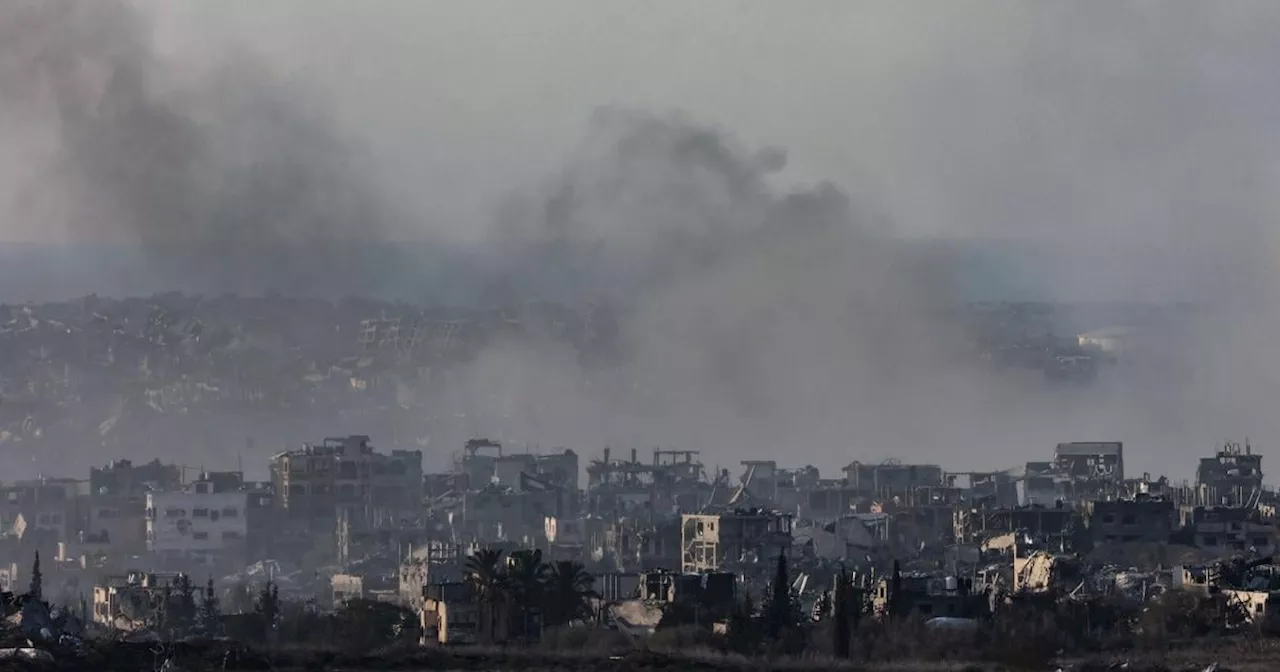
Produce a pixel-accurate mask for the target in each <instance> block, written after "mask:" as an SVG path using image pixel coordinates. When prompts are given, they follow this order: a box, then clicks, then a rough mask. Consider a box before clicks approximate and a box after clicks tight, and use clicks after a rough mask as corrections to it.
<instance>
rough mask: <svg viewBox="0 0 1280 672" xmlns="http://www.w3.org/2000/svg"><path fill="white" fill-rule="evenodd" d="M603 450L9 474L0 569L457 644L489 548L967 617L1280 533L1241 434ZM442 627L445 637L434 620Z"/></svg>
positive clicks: (338, 442) (628, 580)
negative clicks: (189, 594) (270, 602)
mask: <svg viewBox="0 0 1280 672" xmlns="http://www.w3.org/2000/svg"><path fill="white" fill-rule="evenodd" d="M617 452H618V451H614V450H611V449H608V448H604V449H601V450H600V452H599V454H598V457H596V458H593V459H587V460H582V459H581V458H580V457H579V455H578V454H577V453H576V452H575V451H573V450H568V449H558V450H555V451H549V452H546V453H530V452H524V451H515V452H512V451H509V450H508V449H507V448H506V447H505V446H504V445H503V444H502V443H501V442H499V441H492V440H488V439H483V438H476V439H472V440H470V441H468V442H466V443H465V444H464V445H463V448H462V450H461V451H459V452H458V453H457V456H456V460H455V462H454V464H453V465H452V466H451V467H450V468H449V469H448V470H446V471H443V472H437V473H430V472H424V470H423V466H422V453H421V451H402V450H390V451H385V452H384V451H381V450H379V449H378V448H377V447H376V446H375V444H374V442H373V440H372V439H371V438H370V437H369V436H364V435H352V436H345V437H332V438H325V439H323V440H321V441H319V442H317V443H307V444H303V445H302V446H301V447H299V448H296V449H293V450H289V451H284V452H281V453H279V454H277V455H275V456H274V457H272V458H271V460H270V472H271V478H270V479H269V480H267V481H261V482H251V481H247V480H245V478H244V476H243V474H242V473H241V472H238V471H236V472H215V471H207V470H206V471H199V472H193V473H188V472H187V471H186V470H184V469H183V468H182V467H181V466H179V465H171V464H164V463H162V462H160V461H159V460H155V461H151V462H145V463H137V464H135V463H133V462H130V461H128V460H117V461H114V462H111V463H108V464H107V465H105V466H103V467H99V468H94V469H92V470H91V471H90V473H89V477H88V478H87V479H76V478H74V477H61V478H54V477H46V478H41V479H36V480H26V481H17V482H12V483H7V484H5V485H4V486H3V488H0V579H2V580H3V583H4V586H8V587H9V588H8V589H12V587H14V586H20V585H22V582H23V581H25V580H26V577H25V575H24V573H25V572H27V569H28V563H29V559H30V558H31V557H32V556H33V555H34V554H35V553H37V552H39V553H40V555H41V557H42V558H45V559H46V560H45V563H44V564H43V565H42V567H43V568H44V574H45V585H46V586H47V588H46V590H47V591H48V592H49V594H50V595H51V596H54V599H62V600H67V601H68V603H72V604H74V603H75V601H77V600H84V601H85V603H86V604H92V611H93V618H94V620H95V621H97V622H99V623H100V624H101V625H103V626H104V627H106V626H108V625H109V626H110V627H113V628H123V629H136V628H141V627H145V622H146V618H145V615H144V614H142V612H144V611H145V608H144V607H143V606H140V604H141V603H140V602H139V601H138V600H139V599H140V598H137V597H136V595H137V594H143V593H146V591H149V590H155V589H157V588H156V587H157V586H159V585H161V584H162V583H163V581H162V580H161V579H156V578H155V577H157V576H160V577H163V576H173V575H175V573H178V572H182V573H187V574H189V575H192V574H195V575H206V574H207V575H209V576H212V577H222V578H221V579H219V580H218V583H219V584H220V585H222V586H223V589H224V590H232V589H233V588H234V587H236V586H243V585H248V584H251V583H253V582H255V581H256V582H259V583H260V582H261V581H264V580H267V579H270V580H272V581H274V582H276V583H277V584H278V585H280V586H281V587H282V588H281V589H282V590H283V591H285V593H286V594H287V595H291V596H294V597H296V598H297V599H312V600H316V601H317V603H318V604H322V605H334V606H335V607H336V606H340V605H341V604H342V603H343V602H345V601H347V600H351V599H375V600H385V601H391V602H396V603H399V604H403V605H405V606H408V607H411V608H414V609H417V610H419V612H420V614H421V615H422V618H423V622H424V624H431V625H432V629H431V630H430V632H431V633H432V634H431V635H430V638H434V639H438V640H439V641H465V640H466V637H467V636H468V635H466V634H465V633H461V631H460V630H458V628H462V629H465V627H464V626H462V625H460V624H462V623H466V622H468V621H467V619H468V618H471V616H474V614H472V615H471V616H467V615H466V614H467V613H468V612H467V609H469V608H470V606H469V605H470V604H471V602H470V601H469V600H471V598H469V597H465V596H466V595H467V592H466V590H465V588H460V587H457V586H459V585H465V584H459V582H461V581H463V580H464V579H465V568H464V566H465V561H466V558H467V557H468V556H469V555H470V554H472V553H474V552H475V551H476V550H477V549H480V548H494V549H505V550H517V549H520V548H536V549H539V550H540V551H541V552H542V553H543V557H544V558H545V560H546V561H548V562H552V561H556V560H572V561H575V562H580V563H582V564H583V565H584V566H585V567H586V568H588V570H589V571H590V572H592V574H593V575H594V576H596V577H597V580H598V581H599V582H600V586H601V587H602V589H603V590H604V591H605V592H607V593H608V594H609V595H610V596H611V597H610V598H609V600H608V601H607V602H608V603H607V604H606V605H605V606H606V607H607V608H608V609H611V610H614V612H616V614H615V615H616V616H617V617H618V618H621V619H622V621H623V622H624V623H630V626H635V627H640V628H641V630H644V627H646V626H643V625H642V624H638V623H632V622H631V621H628V620H627V618H628V617H627V616H626V614H630V615H631V616H630V617H631V618H640V616H637V614H650V615H652V614H653V613H655V612H654V611H653V610H654V609H655V608H656V607H655V606H654V605H655V603H660V602H662V601H664V600H667V601H670V600H681V599H691V598H689V597H688V596H689V595H703V596H704V597H705V595H711V594H714V595H720V597H718V598H716V599H720V600H723V599H730V600H731V599H732V596H733V595H735V594H742V593H743V591H746V590H751V589H752V588H751V587H752V586H754V587H755V590H758V589H759V587H760V586H762V585H763V584H764V583H766V582H767V581H768V580H769V577H770V576H771V573H772V572H773V561H774V559H775V558H777V557H778V555H779V554H782V555H786V556H787V557H789V558H790V559H791V563H792V566H793V568H794V571H796V572H797V574H796V576H797V578H796V581H797V590H799V591H800V593H801V594H802V595H804V596H806V597H805V599H807V600H808V603H807V605H808V606H810V607H811V606H812V605H813V604H815V600H816V599H818V598H819V597H820V596H821V594H822V592H823V590H825V588H823V586H829V584H830V581H831V577H832V572H834V571H836V568H837V567H840V566H847V567H850V568H854V569H856V570H857V571H858V572H859V575H860V576H863V577H867V578H866V580H868V581H872V582H873V583H872V584H869V585H868V586H867V590H869V591H870V594H871V595H872V596H873V602H875V603H877V604H881V605H883V604H884V603H885V600H886V599H888V598H887V597H886V591H887V590H889V588H888V586H889V585H890V584H889V583H887V582H886V580H885V578H884V577H885V572H886V571H888V568H889V567H890V566H891V565H893V564H895V563H898V562H900V563H902V566H903V567H904V571H906V572H907V574H906V575H905V576H906V578H905V579H904V580H903V582H902V583H901V584H900V585H899V588H898V589H899V590H902V591H905V593H906V594H908V595H909V596H910V599H908V600H907V602H906V603H908V604H911V605H913V606H912V607H911V609H914V610H920V613H949V614H953V615H964V614H968V613H970V612H971V611H972V610H973V609H974V605H975V604H976V602H975V601H974V600H973V599H971V598H972V596H974V595H975V594H976V592H975V591H978V590H988V589H993V588H994V587H1001V586H1002V587H1003V588H1002V589H1003V590H1007V591H1027V590H1030V591H1049V590H1055V589H1056V588H1055V587H1061V586H1062V585H1065V583H1067V582H1075V583H1079V584H1080V585H1084V584H1083V583H1080V582H1081V581H1085V582H1086V583H1087V582H1090V581H1092V582H1095V583H1096V582H1097V581H1099V580H1101V579H1099V577H1098V576H1097V575H1096V574H1095V575H1088V574H1086V573H1085V572H1086V570H1088V568H1089V567H1092V568H1093V569H1092V570H1089V571H1101V570H1100V569H1099V568H1100V567H1108V566H1109V567H1112V568H1113V569H1111V570H1107V571H1110V572H1111V575H1112V578H1113V579H1115V574H1116V572H1117V571H1118V570H1117V569H1115V567H1116V565H1115V562H1114V560H1112V561H1103V560H1102V558H1108V557H1110V558H1117V557H1118V558H1125V557H1126V556H1132V557H1133V558H1134V559H1133V560H1130V562H1133V563H1134V566H1135V567H1136V566H1137V565H1138V564H1141V562H1142V561H1143V560H1142V558H1144V557H1146V556H1145V555H1144V554H1146V555H1149V554H1151V553H1157V554H1159V555H1160V557H1159V559H1158V561H1156V562H1155V563H1149V564H1153V566H1155V567H1160V568H1163V569H1162V570H1160V571H1165V572H1168V571H1172V570H1170V569H1169V568H1170V567H1175V566H1176V567H1193V568H1200V567H1216V566H1217V565H1215V564H1213V563H1214V561H1215V560H1224V559H1228V558H1231V557H1246V558H1259V557H1266V556H1269V555H1270V554H1271V553H1273V552H1274V551H1275V550H1276V548H1277V543H1278V541H1280V531H1278V530H1277V520H1278V518H1277V504H1280V499H1277V495H1276V493H1275V491H1274V490H1273V489H1271V488H1268V487H1266V486H1264V484H1263V472H1262V456H1261V455H1260V454H1258V453H1255V452H1254V451H1253V449H1252V447H1251V446H1250V445H1248V444H1247V443H1246V444H1245V445H1244V446H1243V447H1242V446H1240V445H1237V444H1230V443H1229V444H1226V445H1225V446H1223V447H1222V448H1221V449H1220V450H1218V451H1216V452H1215V453H1214V454H1213V455H1212V456H1208V457H1205V458H1204V459H1203V460H1202V462H1201V465H1200V468H1199V469H1198V470H1197V474H1196V476H1197V478H1196V480H1195V481H1194V482H1188V483H1175V482H1173V481H1171V480H1170V479H1169V478H1167V477H1164V476H1161V477H1158V478H1153V477H1151V476H1150V475H1148V474H1142V475H1140V476H1137V477H1130V476H1129V475H1127V474H1126V473H1125V471H1124V459H1125V454H1124V453H1125V446H1124V445H1123V444H1121V443H1119V442H1077V443H1062V444H1058V445H1057V446H1056V447H1054V448H1053V450H1052V453H1051V459H1048V460H1043V461H1030V462H1028V464H1027V465H1026V467H1025V468H1024V469H1021V470H1009V471H1006V472H965V473H959V472H949V471H946V470H944V469H942V468H941V467H939V466H937V465H930V464H903V463H899V462H896V461H885V462H880V463H865V462H859V461H853V462H850V463H849V464H848V465H846V466H845V467H844V468H843V469H842V470H841V476H840V477H836V478H824V477H823V475H822V474H821V473H820V471H819V470H818V469H816V468H814V467H811V466H801V467H798V468H787V467H781V466H779V465H778V463H776V462H774V461H767V460H748V461H743V462H742V464H741V465H740V467H741V471H740V473H739V474H738V475H733V474H731V473H730V470H728V469H720V470H715V469H710V470H708V469H707V468H706V467H705V466H704V465H703V464H702V462H701V457H700V454H699V453H698V451H691V450H670V449H653V450H652V451H651V452H650V453H649V454H647V455H644V456H643V457H642V455H641V453H640V451H638V450H629V451H627V452H626V453H625V454H624V455H623V456H621V457H619V456H618V455H617ZM583 474H585V475H586V479H585V481H584V480H580V479H581V476H582V475H583ZM1161 548H1163V549H1166V550H1164V551H1160V550H1155V551H1153V550H1152V549H1161ZM1168 549H1173V550H1168ZM1179 554H1180V555H1179ZM1148 559H1149V558H1148ZM1122 562H1124V561H1123V560H1122ZM1262 564H1265V563H1262ZM1125 566H1126V565H1120V567H1121V568H1123V567H1125ZM1257 566H1261V564H1259V565H1257ZM1134 571H1137V570H1134ZM1143 571H1146V570H1143ZM1152 571H1154V570H1152ZM1179 571H1182V570H1179ZM1195 571H1197V572H1199V571H1202V570H1200V569H1196V570H1195ZM1206 571H1207V570H1206ZM1250 571H1256V568H1251V570H1250ZM699 576H703V577H708V578H704V579H698V578H697V577H699ZM1170 576H1172V575H1170ZM664 577H665V578H664ZM682 577H683V578H682ZM717 577H728V578H717ZM871 577H879V578H874V579H873V578H871ZM724 580H727V581H728V583H727V584H724V586H727V587H724V586H722V587H719V588H716V587H714V586H718V585H721V584H717V583H715V582H716V581H724ZM1116 580H1118V579H1116ZM1152 581H1156V579H1152ZM708 582H710V583H708ZM1166 583H1168V584H1169V585H1170V586H1172V585H1173V584H1172V579H1170V581H1167V582H1166ZM1073 585H1074V584H1073ZM1091 585H1092V584H1091ZM1161 585H1164V584H1161ZM1098 589H1099V590H1100V589H1101V588H1098ZM1107 589H1108V590H1112V589H1115V587H1114V586H1111V587H1110V588H1107ZM239 590H243V589H242V588H240V589H239ZM1240 590H1244V589H1243V588H1241V589H1240ZM707 591H710V592H707ZM726 591H727V592H726ZM1255 592H1256V591H1255ZM726 594H727V595H729V597H728V598H725V597H724V595H726ZM129 595H134V597H128V596H129ZM460 595H461V596H463V597H459V596H460ZM1242 595H1243V594H1242ZM1277 595H1280V593H1277ZM699 599H701V598H699ZM1241 599H1247V600H1253V601H1255V602H1256V601H1257V600H1259V599H1261V598H1258V597H1257V596H1256V595H1253V594H1252V593H1250V594H1248V595H1244V596H1243V597H1241ZM459 600H461V602H460V601H459ZM1262 603H1264V604H1269V603H1268V602H1266V600H1265V599H1264V600H1263V602H1262ZM1250 604H1253V602H1250ZM934 609H937V610H939V611H937V612H933V611H931V610H934ZM446 612H448V613H451V614H452V616H446V615H445V614H446ZM611 613H613V612H611ZM459 619H461V620H459ZM641 620H643V619H641ZM448 622H452V623H454V625H455V626H456V627H455V629H454V634H453V635H449V634H448V633H447V632H445V631H442V630H441V628H445V629H446V630H447V626H445V625H442V624H444V623H448ZM619 627H622V626H619ZM628 627H629V626H628ZM460 633H461V634H460ZM470 636H474V632H472V634H471V635H470ZM459 638H461V639H459ZM433 641H434V640H433Z"/></svg>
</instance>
